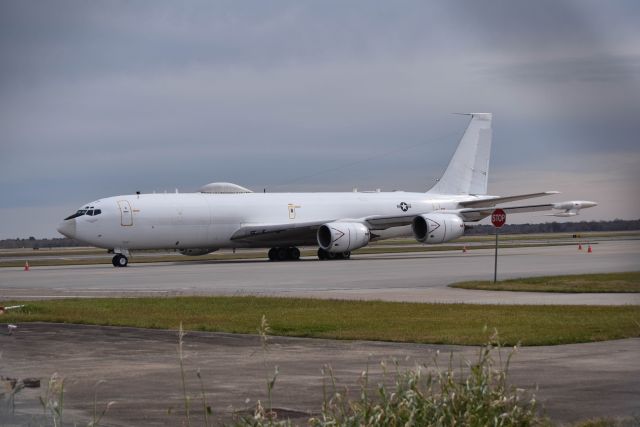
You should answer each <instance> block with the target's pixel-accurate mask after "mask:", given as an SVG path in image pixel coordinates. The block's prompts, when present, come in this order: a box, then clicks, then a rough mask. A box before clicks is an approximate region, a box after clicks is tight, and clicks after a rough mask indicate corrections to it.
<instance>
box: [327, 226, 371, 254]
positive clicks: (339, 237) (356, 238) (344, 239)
mask: <svg viewBox="0 0 640 427" xmlns="http://www.w3.org/2000/svg"><path fill="white" fill-rule="evenodd" d="M370 235H371V234H370V233H369V229H368V228H367V226H366V225H364V224H361V223H359V222H330V223H327V224H324V225H321V226H320V228H318V245H320V248H322V249H324V250H325V251H327V252H331V253H339V252H347V251H353V250H355V249H358V248H362V247H364V246H367V245H368V244H369V238H370Z"/></svg>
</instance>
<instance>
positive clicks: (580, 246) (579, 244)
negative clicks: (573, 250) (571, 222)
mask: <svg viewBox="0 0 640 427" xmlns="http://www.w3.org/2000/svg"><path fill="white" fill-rule="evenodd" d="M578 250H579V251H581V250H582V243H578Z"/></svg>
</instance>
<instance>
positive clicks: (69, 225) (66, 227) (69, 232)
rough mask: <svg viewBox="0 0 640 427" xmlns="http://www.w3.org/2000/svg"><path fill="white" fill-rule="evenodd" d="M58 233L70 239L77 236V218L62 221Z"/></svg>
mask: <svg viewBox="0 0 640 427" xmlns="http://www.w3.org/2000/svg"><path fill="white" fill-rule="evenodd" d="M58 233H60V234H62V235H63V236H66V237H68V238H70V239H73V238H75V237H76V219H75V218H72V219H67V220H65V221H62V222H61V223H60V225H58Z"/></svg>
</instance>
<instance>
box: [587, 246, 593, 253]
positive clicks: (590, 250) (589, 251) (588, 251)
mask: <svg viewBox="0 0 640 427" xmlns="http://www.w3.org/2000/svg"><path fill="white" fill-rule="evenodd" d="M591 252H593V250H592V249H591V245H589V249H587V253H589V254H590V253H591Z"/></svg>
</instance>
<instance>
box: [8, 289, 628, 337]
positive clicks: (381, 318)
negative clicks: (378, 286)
mask: <svg viewBox="0 0 640 427" xmlns="http://www.w3.org/2000/svg"><path fill="white" fill-rule="evenodd" d="M11 304H20V303H19V302H11V303H9V302H7V303H6V305H11ZM22 304H27V306H26V307H25V308H24V309H22V310H21V311H18V310H12V311H9V312H8V313H7V314H5V315H3V319H2V321H3V322H9V323H20V322H33V321H42V322H60V323H78V324H95V325H114V326H133V327H142V328H160V329H175V328H177V327H178V325H179V324H180V322H182V323H183V325H184V327H185V329H187V330H198V331H217V332H232V333H255V332H256V325H257V324H259V322H260V319H261V317H262V315H263V314H264V315H266V317H267V318H268V319H269V323H270V325H271V328H272V330H273V334H274V335H284V336H299V337H315V338H334V339H353V340H380V341H396V342H419V343H434V344H435V343H437V344H473V345H479V344H482V343H485V342H486V340H487V337H488V335H489V334H490V333H491V332H492V331H493V329H494V328H496V329H497V330H498V331H499V333H500V337H501V339H503V340H504V341H505V342H506V344H507V345H513V344H516V343H518V342H521V343H522V344H523V345H553V344H565V343H578V342H591V341H603V340H611V339H618V338H628V337H638V336H640V307H638V306H622V307H600V306H597V307H596V306H499V305H464V304H417V303H393V302H380V301H340V300H315V299H294V298H261V297H250V296H247V297H182V298H127V299H122V298H104V299H67V300H54V301H36V302H27V303H22ZM485 327H486V328H485ZM487 328H488V329H487Z"/></svg>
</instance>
